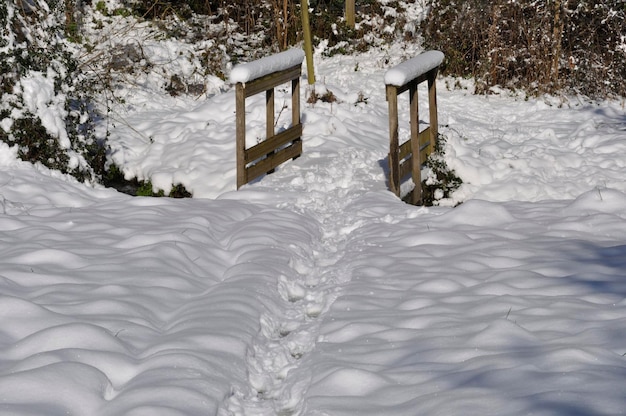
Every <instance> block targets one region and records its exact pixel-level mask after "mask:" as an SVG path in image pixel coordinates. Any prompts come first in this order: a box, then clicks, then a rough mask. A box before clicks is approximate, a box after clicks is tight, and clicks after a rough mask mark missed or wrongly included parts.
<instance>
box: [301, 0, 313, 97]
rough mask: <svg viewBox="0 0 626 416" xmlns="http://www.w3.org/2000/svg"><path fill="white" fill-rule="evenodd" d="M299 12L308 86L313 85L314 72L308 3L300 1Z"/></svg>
mask: <svg viewBox="0 0 626 416" xmlns="http://www.w3.org/2000/svg"><path fill="white" fill-rule="evenodd" d="M300 9H301V10H300V12H301V13H302V30H303V34H304V55H305V56H306V77H307V79H308V81H309V85H313V84H315V71H314V69H313V42H312V40H311V25H310V24H309V1H308V0H301V2H300Z"/></svg>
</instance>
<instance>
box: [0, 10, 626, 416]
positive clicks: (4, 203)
mask: <svg viewBox="0 0 626 416" xmlns="http://www.w3.org/2000/svg"><path fill="white" fill-rule="evenodd" d="M496 3H497V4H499V2H454V3H453V2H442V1H433V2H430V1H413V2H406V1H389V0H385V1H383V0H379V1H363V2H360V1H357V11H358V13H357V23H356V27H355V28H354V29H350V28H347V27H345V25H343V22H342V17H341V14H342V12H341V7H342V2H336V1H321V0H319V1H316V2H313V1H312V2H310V5H311V14H312V16H315V17H316V18H314V19H312V25H313V27H314V33H315V34H316V38H315V41H314V44H315V54H314V64H315V68H314V69H315V72H316V78H317V83H316V84H315V85H307V82H306V78H305V76H304V75H303V82H301V90H302V91H301V93H302V94H301V95H302V122H303V125H304V131H303V136H302V140H303V154H302V156H301V157H299V158H298V159H296V160H293V161H290V162H288V163H286V164H284V165H282V166H281V167H279V168H278V169H277V170H276V172H275V173H273V174H271V175H267V176H265V177H262V178H260V179H259V180H257V181H255V182H254V183H251V184H248V185H246V186H244V187H242V188H241V189H240V190H239V191H236V190H235V185H236V181H235V94H234V91H233V88H232V85H231V84H230V83H229V82H228V81H227V80H228V78H229V76H230V73H231V70H232V68H233V67H234V66H235V65H237V64H240V63H244V62H251V61H254V60H255V59H257V58H260V57H264V56H268V55H271V54H273V53H275V52H278V51H279V50H282V49H286V48H285V46H288V47H295V48H297V47H298V46H299V45H300V44H299V42H300V39H299V36H300V35H299V31H298V23H297V11H298V7H299V5H298V4H296V3H294V2H286V1H285V2H279V1H262V0H257V1H252V0H251V1H242V2H225V1H192V0H189V1H182V0H181V1H174V0H170V1H159V2H149V1H144V0H133V1H121V0H103V1H95V0H93V1H92V2H87V1H83V2H73V1H69V0H68V1H64V2H61V1H45V0H8V1H5V2H2V3H1V4H0V23H1V30H2V40H1V42H0V53H1V54H2V58H3V59H2V61H1V62H2V64H1V65H3V71H2V75H1V76H2V89H1V90H0V93H1V94H2V102H1V104H0V106H1V107H0V115H1V117H0V138H1V139H2V140H1V142H0V184H1V185H0V233H1V235H2V238H1V239H0V315H1V316H2V320H1V321H0V414H3V415H4V414H6V415H20V416H26V415H41V414H45V415H66V414H73V415H103V416H105V415H151V416H152V415H168V416H169V415H190V416H191V415H199V414H210V415H220V416H226V415H311V416H321V415H329V416H330V415H333V416H335V415H356V414H358V415H398V416H399V415H434V416H436V415H459V414H463V415H477V416H478V415H480V416H485V415H503V414H506V415H526V414H536V415H545V416H548V415H617V414H624V409H626V399H625V396H624V388H623V381H624V379H625V377H626V361H625V360H626V283H625V282H626V280H625V279H626V245H625V244H626V243H625V241H626V182H625V181H624V177H625V176H626V141H625V138H626V110H625V106H624V97H623V96H622V95H623V94H622V93H621V92H620V91H622V90H620V88H622V85H623V84H620V82H621V81H619V80H618V81H615V80H614V79H613V78H609V77H606V78H603V79H602V80H596V79H594V82H598V84H593V83H591V84H585V85H587V86H588V87H589V88H593V85H600V84H601V85H602V88H601V89H595V90H594V91H595V93H593V94H591V92H589V93H583V90H582V89H581V88H578V89H572V88H569V85H566V83H565V82H563V83H562V86H563V87H564V88H562V89H550V94H549V95H548V94H545V93H543V92H542V91H543V89H540V88H536V85H534V84H533V85H529V86H527V87H528V88H527V89H525V90H520V89H519V88H520V84H517V83H513V84H509V83H507V82H499V83H498V82H496V83H494V82H492V81H493V79H492V78H489V80H486V79H485V78H481V75H480V74H474V75H475V77H472V76H471V73H464V74H458V75H463V76H442V77H440V78H439V79H438V80H437V91H438V97H437V99H438V106H439V121H440V126H439V131H440V133H441V134H442V141H441V145H442V148H443V149H442V152H441V153H439V154H438V156H437V158H436V159H434V160H432V161H431V163H430V164H429V165H428V167H426V168H425V169H424V177H425V178H427V183H429V184H430V185H433V184H435V185H441V187H440V188H435V189H433V188H429V189H428V191H429V192H431V193H432V194H433V195H436V197H435V198H434V203H435V206H432V207H416V206H411V205H407V204H405V203H403V202H402V201H400V200H399V199H398V198H396V197H395V196H394V195H393V194H392V193H391V192H390V191H389V189H388V186H387V178H386V175H387V165H386V164H387V160H386V157H387V152H388V113H387V111H388V110H387V103H386V102H385V74H386V73H387V71H388V70H389V68H391V67H393V66H394V65H396V64H399V63H401V62H405V61H407V60H409V59H411V58H414V57H415V56H417V55H418V54H420V53H421V52H423V50H424V43H423V42H426V43H427V44H428V42H433V41H434V39H435V37H434V36H431V37H429V36H428V33H429V31H431V30H432V27H430V26H429V27H426V26H428V24H429V22H431V21H432V20H433V19H435V17H436V16H435V14H434V13H436V14H437V15H438V16H440V17H442V18H443V17H445V16H449V15H450V10H452V9H453V8H454V7H457V8H458V9H459V12H461V11H463V13H465V12H467V11H468V10H470V11H471V10H472V9H471V7H470V9H467V7H469V6H461V5H462V4H466V5H467V4H469V5H471V6H472V7H474V5H476V7H478V8H477V9H476V10H475V11H478V10H481V9H480V8H479V7H483V8H484V10H488V11H489V12H486V11H484V10H483V12H482V14H476V16H479V15H480V16H486V15H488V14H490V13H493V11H494V10H495V9H492V8H491V7H492V6H490V5H491V4H496ZM555 3H558V2H506V5H505V4H504V3H503V4H502V7H501V8H500V12H499V13H504V12H506V11H507V10H509V9H508V8H509V7H513V6H514V5H516V4H517V5H519V7H521V8H522V9H523V10H524V13H529V11H530V10H531V9H530V7H531V6H532V5H535V6H536V7H537V13H538V14H539V15H542V16H544V14H545V13H547V11H546V10H545V8H544V9H542V8H541V7H543V6H542V5H543V4H550V5H553V4H555ZM576 3H577V4H580V6H578V8H574V7H573V4H574V2H565V1H563V2H561V5H562V11H563V13H565V14H567V16H569V17H568V18H569V19H571V20H570V21H572V20H574V18H575V16H581V15H582V14H583V12H585V10H587V9H589V10H591V9H593V10H594V11H597V12H598V13H600V12H602V13H605V12H606V18H607V20H605V21H604V22H605V23H606V25H607V26H606V28H609V29H610V30H609V32H607V33H610V34H611V37H610V39H611V42H612V40H613V39H618V38H620V36H623V32H622V33H614V32H612V30H614V29H613V28H616V27H623V13H624V8H623V5H622V4H620V2H617V3H615V2H613V3H611V2H594V4H596V6H594V7H593V8H592V7H591V6H590V5H591V2H589V5H588V4H587V2H576ZM457 4H458V6H457ZM481 5H482V6H481ZM444 6H445V9H440V7H444ZM515 7H517V6H515ZM585 7H587V9H586V8H585ZM461 9H462V10H461ZM515 10H517V9H515ZM594 13H595V12H594ZM551 16H552V17H554V16H553V15H551ZM594 16H595V15H594ZM594 19H595V17H594ZM611 19H613V20H611ZM620 19H621V24H622V26H619V25H618V24H619V22H620ZM504 20H505V19H503V20H502V22H501V23H502V24H501V25H499V26H498V25H492V26H493V27H492V28H495V29H493V30H496V29H498V28H504V27H509V26H507V25H506V24H505V21H504ZM563 21H564V22H566V18H565V17H563ZM594 21H595V20H594ZM507 22H508V20H507ZM603 24H604V23H603ZM490 27H491V26H490ZM546 27H547V28H548V31H547V33H546V36H548V37H549V36H552V35H553V34H554V33H555V31H554V26H546ZM556 27H557V28H558V27H559V26H558V25H557V26H556ZM563 27H564V29H563V33H565V32H567V30H566V29H565V27H566V23H564V26H563ZM445 28H450V29H451V30H452V29H453V30H456V29H455V28H456V26H454V25H447V26H446V27H444V26H442V27H441V33H442V34H443V30H444V29H445ZM498 30H499V29H498ZM607 30H608V29H607ZM620 30H621V29H620ZM504 37H505V36H504V32H503V36H502V38H504ZM489 39H491V40H493V39H495V38H494V37H493V36H492V37H490V38H489ZM568 39H569V38H568ZM585 39H586V38H585ZM607 39H609V38H607ZM611 42H608V41H607V42H606V44H607V45H608V44H611V45H613V46H612V47H614V52H615V53H614V54H613V57H614V58H615V62H620V60H621V59H623V58H624V54H626V48H624V47H623V44H624V39H623V38H621V40H620V41H616V42H617V43H614V44H613V43H611ZM620 42H621V43H620ZM441 49H442V50H443V52H445V60H444V66H447V68H448V69H447V70H450V69H451V68H452V66H453V63H454V62H455V61H454V60H453V58H454V59H458V56H456V55H454V54H453V51H452V50H449V49H446V47H443V44H442V47H441ZM588 49H589V50H592V49H593V48H592V47H591V44H590V45H589V48H588ZM494 50H495V49H494ZM562 50H563V51H564V53H568V54H569V53H570V51H569V49H567V47H565V46H563V47H562ZM565 51H567V52H565ZM298 56H299V57H300V56H301V55H300V54H299V53H298ZM431 56H432V55H431ZM499 56H500V55H499ZM564 56H565V55H564ZM572 56H575V55H572ZM565 57H566V58H567V59H568V57H567V56H565ZM298 59H300V58H298ZM567 59H565V60H559V69H560V70H559V74H568V73H570V72H568V71H569V69H566V68H565V67H564V65H569V61H568V60H567ZM468 62H470V61H468ZM550 62H553V61H552V60H551V59H550ZM580 62H582V61H580ZM602 62H604V61H602ZM602 62H601V61H597V62H596V64H597V65H604V63H602ZM581 65H582V63H581ZM468 67H471V65H469V64H468ZM497 68H499V67H497ZM604 68H605V70H606V71H605V72H606V73H609V72H611V71H614V70H617V71H619V69H615V68H614V69H610V65H609V66H605V67H604ZM483 69H484V68H483ZM569 81H570V80H568V82H569ZM572 82H573V81H572ZM486 85H488V87H485V86H486ZM537 85H538V84H537ZM581 85H582V84H581ZM511 87H514V88H515V89H511ZM521 87H523V85H521ZM507 88H509V89H507ZM476 92H489V94H486V95H477V94H475V93H476ZM544 92H545V91H544ZM261 95H262V94H261ZM419 95H420V97H425V96H426V91H425V89H424V87H422V86H421V87H420V90H419ZM249 100H250V102H249V103H248V105H247V108H248V111H249V113H248V114H247V115H246V119H247V125H246V126H247V137H248V138H249V139H250V140H252V141H254V142H256V141H257V140H262V139H263V137H264V134H265V125H264V123H265V105H264V104H265V103H264V97H262V96H255V97H251V98H249ZM290 101H291V100H290V91H289V87H288V86H287V87H286V88H278V89H277V91H276V103H277V105H276V117H275V119H276V121H277V122H276V129H277V131H278V130H280V129H281V128H283V127H287V125H288V123H289V122H290V116H289V114H290V112H291V111H290V110H291V109H290V108H289V106H290ZM424 104H426V100H423V101H421V102H420V119H422V120H425V119H426V117H424V116H423V114H427V108H425V107H426V106H425V105H424ZM400 105H401V106H404V107H405V108H407V111H406V112H401V114H400V115H401V120H400V124H401V129H400V134H401V136H402V137H406V136H407V135H408V127H409V126H408V118H409V114H408V105H407V102H406V97H405V98H402V97H401V102H400ZM443 168H445V169H448V172H450V173H454V175H456V176H458V178H460V179H461V180H462V182H455V186H454V188H453V189H450V188H446V187H445V185H444V184H441V183H438V178H437V176H440V175H444V174H445V172H444V170H445V169H443ZM456 176H455V177H456ZM133 179H134V180H135V181H136V182H135V183H131V181H132V180H133ZM112 182H116V186H117V187H119V188H122V187H123V186H132V190H129V191H128V192H129V193H137V192H139V193H144V194H153V193H157V194H158V193H162V194H176V195H187V196H189V195H193V198H185V199H171V198H149V197H134V196H130V195H127V194H125V193H121V192H118V191H117V190H115V189H112V188H110V187H105V186H104V185H103V184H102V183H112ZM444 190H445V192H444Z"/></svg>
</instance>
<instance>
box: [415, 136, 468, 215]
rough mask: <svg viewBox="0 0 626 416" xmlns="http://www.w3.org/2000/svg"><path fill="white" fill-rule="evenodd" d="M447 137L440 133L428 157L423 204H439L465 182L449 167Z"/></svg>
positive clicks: (423, 182) (423, 183) (423, 184)
mask: <svg viewBox="0 0 626 416" xmlns="http://www.w3.org/2000/svg"><path fill="white" fill-rule="evenodd" d="M446 140H447V137H446V136H444V135H442V134H441V133H439V136H438V140H437V144H436V145H435V149H434V152H433V153H431V154H430V155H428V159H426V170H427V175H426V178H425V179H423V180H422V204H423V205H425V206H432V205H437V204H438V203H439V201H441V200H442V199H446V198H449V197H450V196H451V195H452V193H453V192H454V191H456V190H457V189H458V188H459V186H461V184H462V183H463V181H462V180H461V178H459V177H458V176H457V174H456V172H455V171H454V170H452V169H450V168H449V167H448V164H447V163H446V161H445V159H444V156H445V152H444V147H445V144H446Z"/></svg>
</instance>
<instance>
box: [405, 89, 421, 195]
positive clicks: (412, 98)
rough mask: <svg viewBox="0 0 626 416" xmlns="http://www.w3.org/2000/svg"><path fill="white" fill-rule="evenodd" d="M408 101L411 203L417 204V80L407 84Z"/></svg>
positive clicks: (418, 173)
mask: <svg viewBox="0 0 626 416" xmlns="http://www.w3.org/2000/svg"><path fill="white" fill-rule="evenodd" d="M409 103H410V111H411V117H410V120H411V138H410V140H411V177H412V178H413V183H414V184H415V188H413V193H412V197H411V204H413V205H418V204H421V203H422V163H421V160H422V158H421V155H420V147H421V146H420V140H419V131H420V118H419V105H418V100H417V82H415V81H412V82H411V84H410V85H409ZM400 179H402V178H400Z"/></svg>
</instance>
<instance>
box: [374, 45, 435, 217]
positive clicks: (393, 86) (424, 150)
mask: <svg viewBox="0 0 626 416" xmlns="http://www.w3.org/2000/svg"><path fill="white" fill-rule="evenodd" d="M442 61H443V54H442V53H441V52H439V51H429V52H426V53H423V54H421V55H418V56H416V57H415V58H413V59H410V60H408V61H405V62H403V63H401V64H399V65H397V66H395V67H393V68H391V69H390V70H389V71H387V73H386V74H385V84H386V94H387V102H388V103H389V187H390V189H391V191H392V192H394V193H395V194H396V195H397V196H398V197H400V198H402V199H403V200H404V201H406V202H408V203H411V204H414V205H421V203H422V175H421V168H422V165H423V164H424V163H425V162H426V160H427V158H428V155H429V154H430V153H432V152H433V151H434V149H435V144H436V142H437V136H438V129H437V123H438V121H437V92H436V89H435V79H436V78H437V72H438V70H439V65H440V64H441V62H442ZM425 81H426V82H428V103H429V104H428V109H429V122H430V125H429V127H427V128H426V129H424V130H423V131H419V106H418V99H417V86H418V85H419V84H420V83H422V82H425ZM405 91H409V103H410V104H409V106H410V127H411V129H410V132H411V133H410V137H409V139H408V140H406V141H405V142H404V143H402V144H399V138H398V95H399V94H401V93H403V92H405ZM409 175H410V178H411V179H412V181H413V184H414V188H413V189H412V190H410V191H408V192H407V193H406V194H405V195H402V192H403V191H402V190H401V187H402V184H403V183H405V182H407V181H408V177H409ZM407 187H408V186H407ZM405 188H406V187H405Z"/></svg>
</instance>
